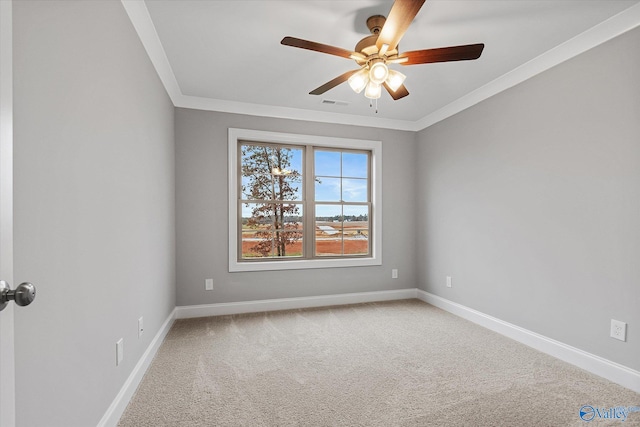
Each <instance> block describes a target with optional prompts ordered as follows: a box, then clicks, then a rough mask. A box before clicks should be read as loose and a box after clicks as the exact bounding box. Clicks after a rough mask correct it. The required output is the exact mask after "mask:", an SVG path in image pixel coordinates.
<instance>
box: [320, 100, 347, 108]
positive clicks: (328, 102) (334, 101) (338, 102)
mask: <svg viewBox="0 0 640 427" xmlns="http://www.w3.org/2000/svg"><path fill="white" fill-rule="evenodd" d="M322 103H323V104H324V105H339V106H341V107H346V106H347V105H349V103H348V102H347V101H336V100H335V99H323V100H322Z"/></svg>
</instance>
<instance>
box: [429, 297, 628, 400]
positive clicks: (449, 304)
mask: <svg viewBox="0 0 640 427" xmlns="http://www.w3.org/2000/svg"><path fill="white" fill-rule="evenodd" d="M416 295H417V297H418V299H421V300H422V301H424V302H427V303H429V304H431V305H434V306H436V307H438V308H441V309H443V310H445V311H448V312H449V313H452V314H455V315H456V316H459V317H462V318H463V319H467V320H469V321H471V322H473V323H477V324H478V325H481V326H484V327H485V328H487V329H490V330H492V331H494V332H497V333H499V334H501V335H504V336H507V337H509V338H511V339H513V340H516V341H518V342H521V343H522V344H525V345H527V346H529V347H532V348H535V349H536V350H539V351H541V352H543V353H546V354H548V355H550V356H553V357H556V358H558V359H560V360H563V361H565V362H567V363H570V364H572V365H574V366H577V367H579V368H582V369H584V370H585V371H588V372H591V373H592V374H595V375H598V376H600V377H603V378H606V379H608V380H609V381H613V382H614V383H617V384H620V385H621V386H623V387H626V388H628V389H631V390H633V391H635V392H636V393H640V372H638V371H636V370H634V369H631V368H628V367H626V366H624V365H620V364H619V363H615V362H612V361H610V360H607V359H604V358H602V357H600V356H596V355H594V354H591V353H587V352H586V351H583V350H580V349H579V348H575V347H571V346H570V345H567V344H564V343H561V342H560V341H556V340H554V339H551V338H548V337H545V336H543V335H540V334H537V333H535V332H531V331H529V330H527V329H524V328H521V327H519V326H516V325H513V324H511V323H508V322H505V321H503V320H500V319H497V318H495V317H492V316H489V315H487V314H484V313H481V312H479V311H476V310H473V309H471V308H469V307H466V306H464V305H461V304H458V303H455V302H453V301H449V300H448V299H445V298H442V297H439V296H437V295H434V294H431V293H429V292H425V291H423V290H422V289H417V290H416Z"/></svg>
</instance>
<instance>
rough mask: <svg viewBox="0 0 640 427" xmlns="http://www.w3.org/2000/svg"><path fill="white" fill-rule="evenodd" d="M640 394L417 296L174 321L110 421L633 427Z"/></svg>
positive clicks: (124, 424)
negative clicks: (618, 414)
mask: <svg viewBox="0 0 640 427" xmlns="http://www.w3.org/2000/svg"><path fill="white" fill-rule="evenodd" d="M583 405H591V406H592V407H594V408H598V409H599V410H603V409H609V408H611V407H620V406H623V407H630V406H637V407H640V394H637V393H634V392H632V391H630V390H628V389H625V388H623V387H620V386H618V385H616V384H613V383H611V382H609V381H606V380H604V379H602V378H599V377H596V376H594V375H591V374H589V373H587V372H585V371H582V370H580V369H577V368H575V367H573V366H571V365H568V364H566V363H564V362H561V361H559V360H556V359H554V358H552V357H550V356H547V355H545V354H542V353H540V352H538V351H535V350H533V349H531V348H529V347H526V346H524V345H522V344H519V343H517V342H515V341H512V340H510V339H508V338H505V337H503V336H501V335H498V334H496V333H494V332H491V331H489V330H487V329H484V328H482V327H480V326H477V325H475V324H473V323H470V322H468V321H466V320H463V319H461V318H458V317H456V316H453V315H451V314H449V313H447V312H444V311H442V310H440V309H438V308H435V307H433V306H431V305H428V304H426V303H423V302H421V301H419V300H406V301H394V302H384V303H371V304H359V305H351V306H340V307H330V308H323V309H305V310H289V311H280V312H270V313H260V314H245V315H233V316H220V317H208V318H198V319H186V320H178V321H176V323H175V324H174V326H173V328H172V329H171V331H170V332H169V334H168V335H167V338H166V340H165V342H164V343H163V344H162V347H161V348H160V350H159V351H158V353H157V355H156V358H155V359H154V361H153V363H152V365H151V367H150V368H149V371H148V372H147V374H146V376H145V377H144V379H143V381H142V383H141V385H140V387H139V389H138V391H137V392H136V395H135V396H134V398H133V399H132V401H131V403H130V404H129V407H128V408H127V410H126V412H125V413H124V415H123V416H122V419H121V420H120V423H119V426H120V427H129V426H132V427H133V426H135V427H141V426H154V427H157V426H181V427H182V426H184V427H187V426H189V427H192V426H536V427H538V426H586V425H589V426H592V425H615V426H621V427H622V426H624V427H627V426H640V412H633V413H631V414H630V415H629V416H628V418H627V419H626V421H624V422H623V421H621V419H617V420H607V421H599V420H600V419H599V418H598V417H595V419H594V420H593V421H591V422H588V423H587V422H585V421H583V420H582V419H581V418H580V415H579V411H580V408H581V407H582V406H583Z"/></svg>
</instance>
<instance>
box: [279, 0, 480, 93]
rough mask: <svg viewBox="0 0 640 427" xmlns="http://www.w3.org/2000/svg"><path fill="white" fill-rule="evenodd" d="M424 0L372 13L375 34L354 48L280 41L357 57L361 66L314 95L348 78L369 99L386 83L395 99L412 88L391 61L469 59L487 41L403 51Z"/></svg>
mask: <svg viewBox="0 0 640 427" xmlns="http://www.w3.org/2000/svg"><path fill="white" fill-rule="evenodd" d="M424 2H425V0H395V2H394V3H393V6H392V7H391V11H390V12H389V16H388V18H385V17H384V16H381V15H375V16H371V17H369V19H367V27H368V28H369V31H371V35H370V36H367V37H365V38H363V39H362V40H360V41H359V42H358V44H356V47H355V49H354V50H353V51H350V50H346V49H342V48H339V47H335V46H329V45H326V44H321V43H316V42H312V41H308V40H303V39H298V38H295V37H289V36H287V37H285V38H283V39H282V41H281V42H280V43H281V44H283V45H285V46H292V47H298V48H301V49H308V50H313V51H316V52H321V53H327V54H329V55H335V56H340V57H343V58H349V59H353V60H355V61H356V63H357V64H358V65H359V66H360V68H358V69H356V70H351V71H347V72H346V73H344V74H342V75H340V76H338V77H336V78H335V79H333V80H331V81H328V82H327V83H325V84H323V85H322V86H320V87H318V88H316V89H314V90H312V91H311V92H309V94H310V95H320V94H323V93H325V92H326V91H328V90H329V89H333V88H334V87H336V86H338V85H339V84H341V83H344V82H345V81H348V82H349V86H351V88H352V89H353V90H354V91H355V92H356V93H360V92H362V90H364V95H365V96H366V97H367V98H369V99H378V98H380V95H381V93H382V87H384V88H385V89H386V91H387V92H389V94H390V95H391V97H392V98H393V99H394V100H398V99H401V98H404V97H405V96H407V95H409V91H407V88H406V87H405V86H404V80H405V77H406V76H405V75H404V74H402V73H400V72H399V71H396V70H392V69H390V68H389V67H388V65H387V64H400V65H417V64H428V63H433V62H449V61H466V60H471V59H478V58H479V57H480V55H481V54H482V50H483V49H484V44H482V43H477V44H469V45H462V46H451V47H442V48H437V49H423V50H414V51H410V52H402V53H400V52H399V51H398V42H399V41H400V39H401V38H402V36H403V35H404V33H405V31H407V29H408V28H409V25H410V24H411V22H412V21H413V18H415V16H416V15H417V14H418V11H419V10H420V8H421V7H422V5H423V4H424Z"/></svg>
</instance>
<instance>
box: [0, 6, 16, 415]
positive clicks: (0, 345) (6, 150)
mask: <svg viewBox="0 0 640 427" xmlns="http://www.w3.org/2000/svg"><path fill="white" fill-rule="evenodd" d="M11 6H12V4H11V1H5V0H0V280H4V281H6V282H8V283H9V284H10V285H11V287H12V288H13V287H14V285H15V284H14V283H13V76H12V69H13V60H12V19H11ZM14 305H15V304H14V303H9V304H8V305H7V306H6V308H5V309H4V310H2V311H0V427H11V426H14V425H15V373H14V372H15V364H14V347H13V310H14Z"/></svg>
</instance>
